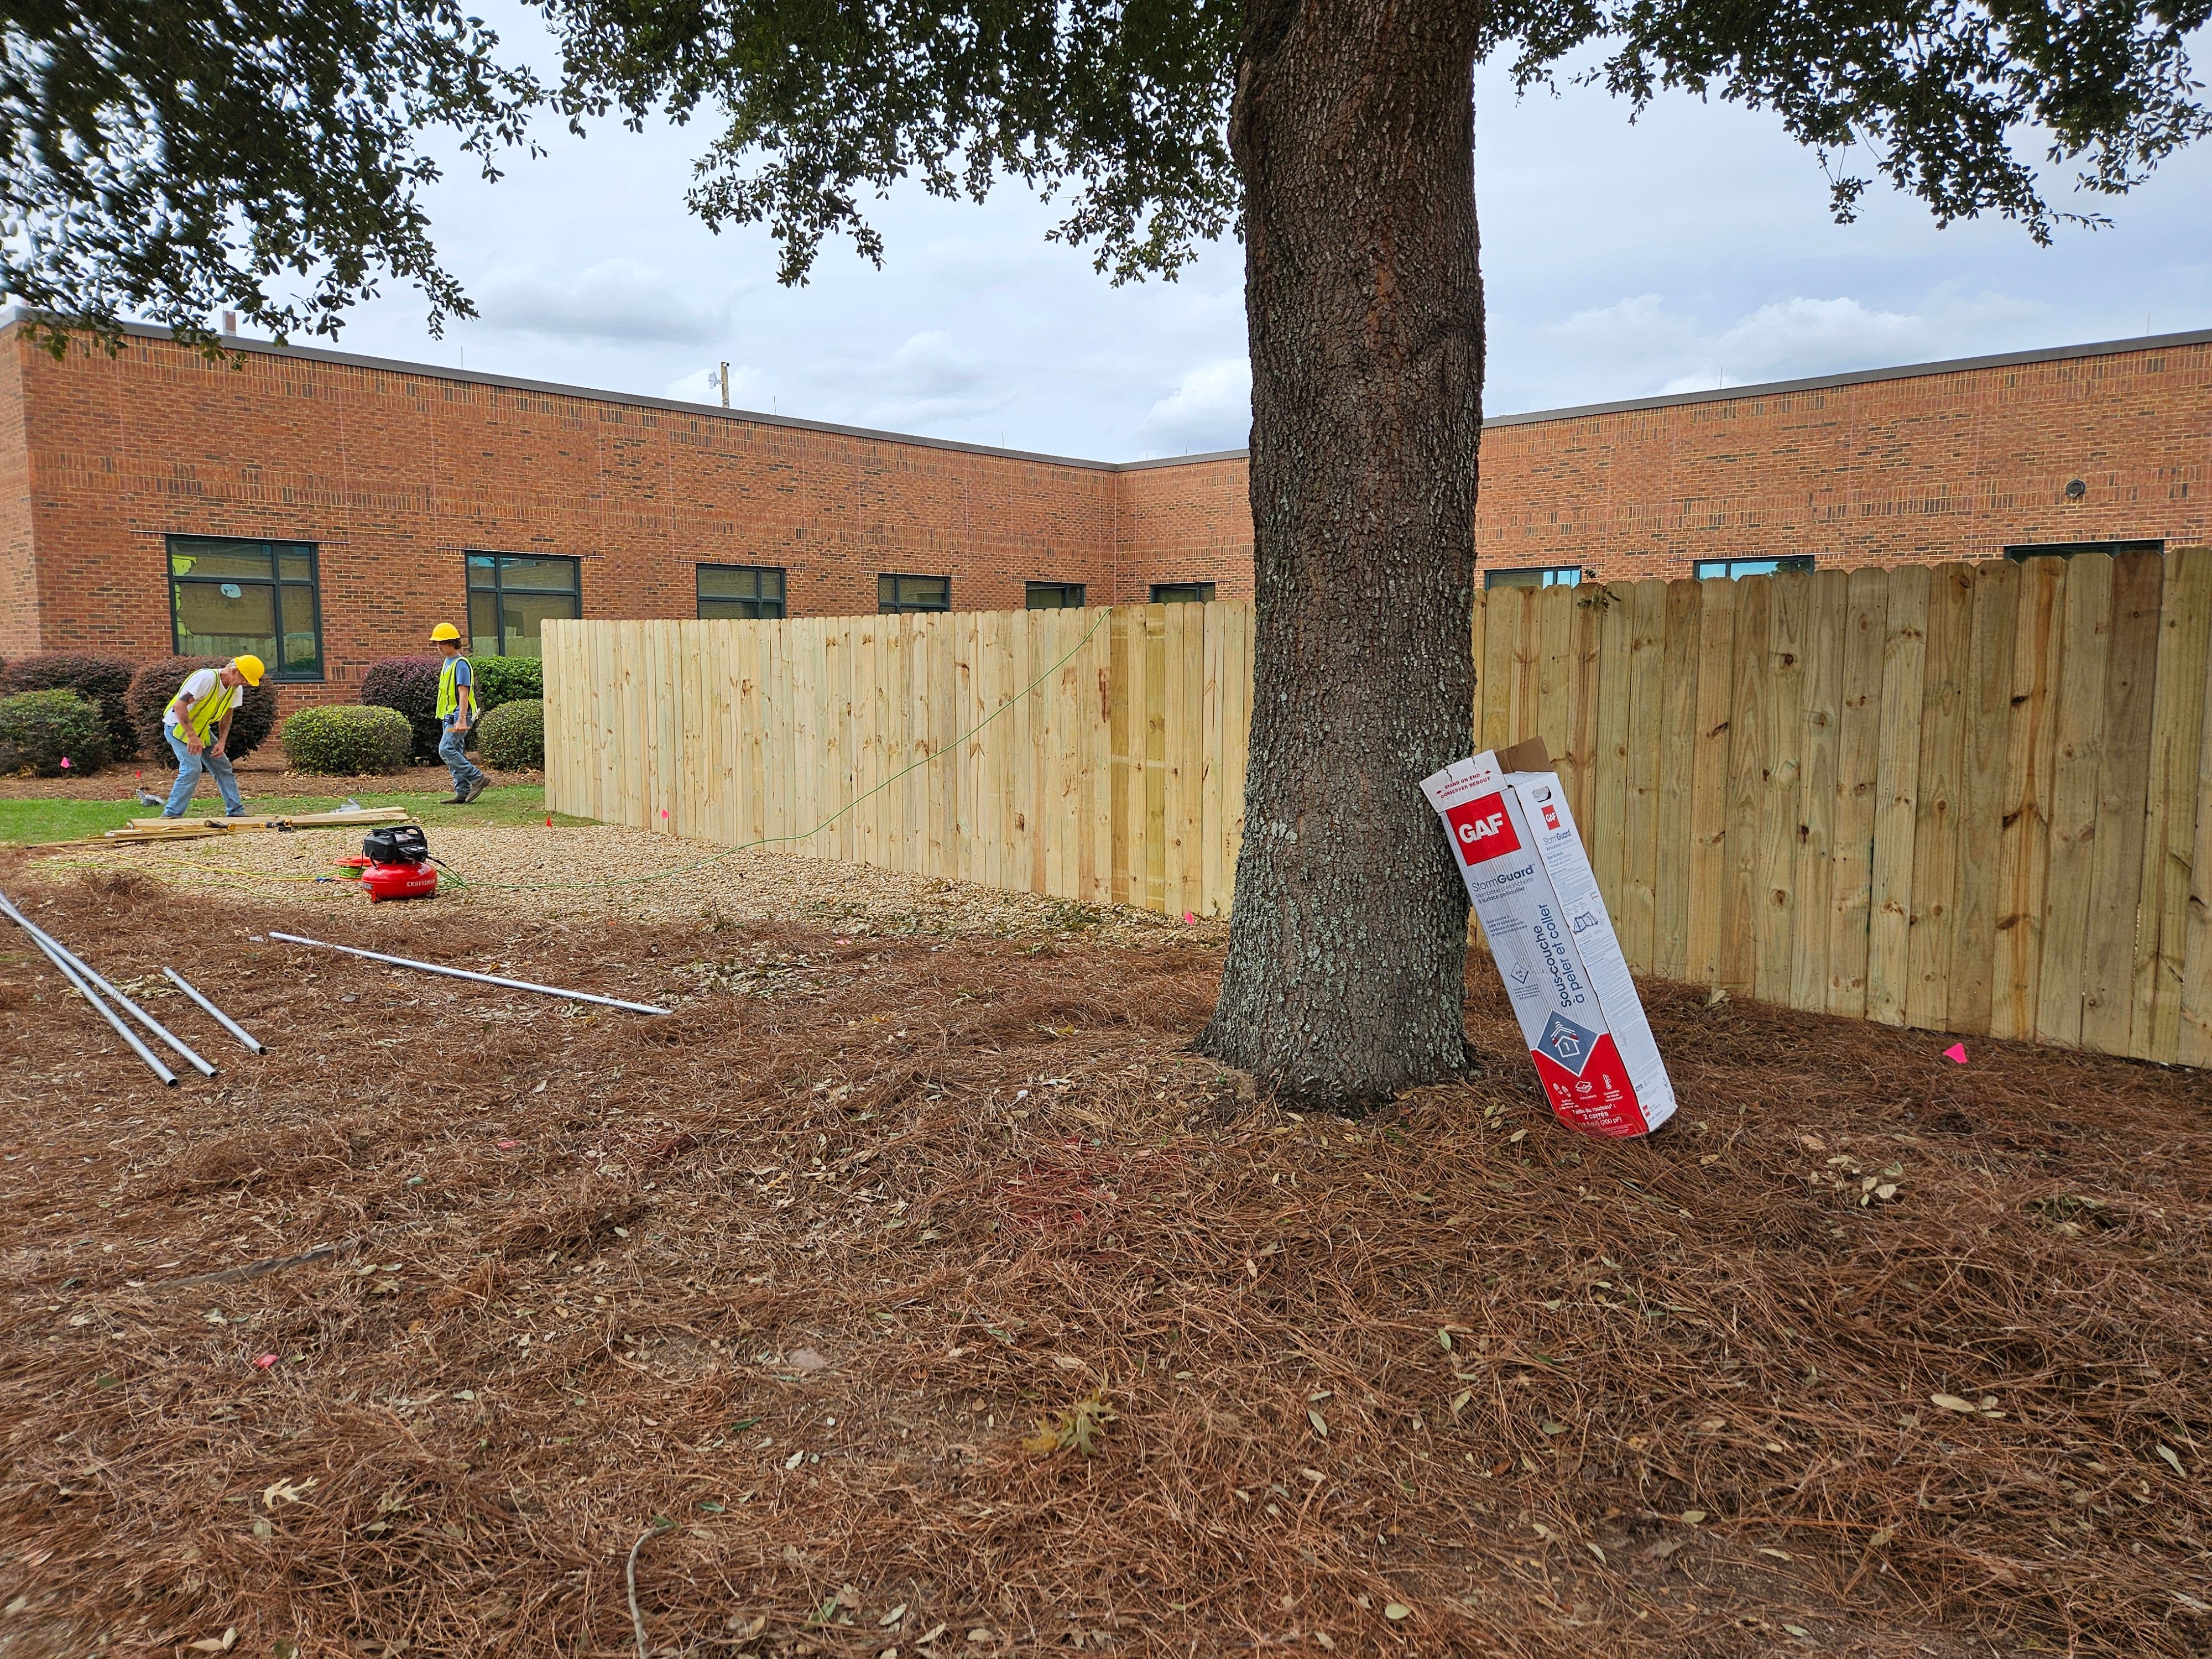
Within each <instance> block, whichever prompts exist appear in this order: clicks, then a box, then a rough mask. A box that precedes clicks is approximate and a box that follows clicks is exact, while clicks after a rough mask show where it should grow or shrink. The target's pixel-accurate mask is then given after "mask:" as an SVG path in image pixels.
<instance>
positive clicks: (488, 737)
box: [477, 697, 545, 772]
mask: <svg viewBox="0 0 2212 1659" xmlns="http://www.w3.org/2000/svg"><path fill="white" fill-rule="evenodd" d="M477 746H478V748H479V749H480V750H481V751H482V755H483V763H484V764H485V765H486V766H489V767H492V768H494V769H496V770H498V771H501V772H536V771H539V770H542V769H544V765H545V705H544V703H543V702H539V701H538V699H537V698H536V697H524V698H521V699H520V700H518V701H516V702H503V703H501V704H500V706H499V707H498V708H495V709H493V710H492V711H491V713H490V714H486V715H485V716H484V717H483V720H481V721H479V722H478V723H477Z"/></svg>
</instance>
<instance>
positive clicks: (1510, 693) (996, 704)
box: [145, 549, 2212, 1066]
mask: <svg viewBox="0 0 2212 1659" xmlns="http://www.w3.org/2000/svg"><path fill="white" fill-rule="evenodd" d="M1472 620H1473V626H1472V630H1471V634H1470V638H1469V646H1470V649H1471V651H1472V653H1474V665H1475V672H1476V680H1475V686H1474V698H1473V707H1472V708H1471V709H1470V711H1469V713H1470V723H1471V727H1472V731H1473V732H1474V734H1475V740H1476V741H1478V742H1480V744H1484V745H1486V746H1490V747H1496V746H1498V745H1499V744H1504V743H1508V742H1512V741H1515V740H1517V739H1519V738H1527V737H1534V736H1541V737H1543V738H1545V739H1546V741H1547V744H1549V745H1550V746H1551V747H1552V748H1553V751H1554V753H1555V754H1556V755H1557V756H1558V757H1559V765H1560V770H1561V774H1562V777H1563V779H1565V780H1567V781H1569V782H1570V787H1571V790H1572V791H1573V793H1572V796H1571V799H1572V802H1573V805H1575V807H1576V810H1577V816H1578V817H1579V819H1580V821H1581V823H1582V825H1583V832H1584V834H1585V836H1587V837H1588V838H1589V850H1590V854H1591V862H1592V866H1593V867H1594V868H1595V870H1596V871H1597V872H1598V874H1599V880H1600V884H1601V887H1602V889H1603V890H1604V892H1605V895H1606V900H1607V906H1608V908H1610V909H1611V911H1612V913H1613V919H1614V923H1615V926H1616V927H1618V929H1619V930H1620V935H1621V941H1622V945H1623V949H1624V950H1625V951H1626V953H1627V955H1628V957H1629V960H1630V962H1631V963H1632V965H1633V966H1634V967H1635V968H1636V969H1637V970H1638V972H1640V973H1654V974H1657V975H1662V976H1666V977H1671V978H1677V979H1687V980H1691V981H1698V982H1701V983H1706V984H1715V985H1725V986H1728V987H1731V988H1735V989H1737V990H1739V991H1740V992H1741V994H1745V995H1749V996H1754V997H1756V998H1759V999H1760V1000H1765V1001H1770V1002H1774V1003H1778V1004H1783V1005H1785V1006H1793V1007H1798V1008H1805V1009H1810V1010H1814V1011H1817V1012H1828V1013H1835V1014H1842V1015H1847V1016H1852V1017H1857V1018H1869V1019H1875V1020H1881V1021H1883V1022H1886V1023H1888V1024H1911V1025H1915V1026H1919V1027H1922V1028H1923V1029H1927V1030H1960V1031H1968V1032H1976V1033H1980V1032H1987V1033H1989V1034H1990V1035H1991V1036H2000V1037H2028V1038H2033V1039H2036V1040H2039V1041H2042V1042H2053V1043H2058V1044H2062V1045H2072V1046H2080V1047H2084V1048H2094V1049H2098V1050H2101V1051H2104V1052H2108V1053H2113V1054H2130V1055H2134V1056H2136V1057H2139V1058H2143V1059H2149V1060H2161V1061H2165V1062H2167V1063H2173V1062H2176V1061H2178V1062H2179V1063H2182V1064H2186V1065H2192V1066H2212V550H2197V549H2178V550H2172V551H2170V552H2169V553H2167V554H2166V555H2165V556H2163V557H2160V556H2157V555H2129V556H2123V557H2121V558H2118V559H2117V560H2116V559H2114V558H2112V557H2110V556H2106V555H2101V554H2085V555H2081V556H2077V557H2074V558H2070V559H2064V560H2061V559H2057V558H2038V559H2033V560H2030V561H2028V562H2025V563H2021V564H1997V563H1994V562H1993V563H1990V564H1986V565H1981V566H1966V565H1954V566H1948V567H1940V566H1939V567H1929V566H1906V567H1901V568H1896V569H1891V570H1881V569H1863V570H1852V571H1839V570H1822V571H1819V572H1816V573H1814V574H1811V575H1809V576H1808V575H1803V574H1779V575H1776V576H1773V577H1771V578H1750V579H1747V580H1744V581H1741V582H1727V581H1710V582H1702V583H1701V582H1696V581H1688V580H1684V581H1675V582H1660V581H1644V582H1635V583H1621V584H1615V585H1613V586H1609V587H1600V586H1596V585H1595V584H1592V585H1589V586H1586V587H1583V588H1581V589H1575V588H1551V589H1532V588H1516V587H1507V588H1496V589H1492V590H1489V591H1487V592H1483V593H1481V594H1480V595H1479V596H1478V602H1477V605H1476V609H1475V611H1474V617H1473V619H1472ZM1254 630H1255V616H1254V612H1253V609H1252V607H1251V606H1250V605H1243V604H1208V605H1135V606H1126V607H1118V608H1115V609H1112V610H1105V611H1036V612H991V613H980V614H979V613H960V614H954V615H950V616H900V617H810V618H803V619H800V620H797V621H793V622H712V623H702V622H635V623H623V622H606V623H596V622H595V623H575V622H556V623H547V624H546V627H545V632H544V652H545V658H544V662H545V687H546V689H545V699H546V772H547V782H546V804H547V806H548V808H549V809H550V810H552V811H560V812H566V813H573V814H575V815H577V816H580V817H596V818H599V819H602V820H605V821H607V822H610V823H627V824H631V825H634V826H635V827H637V828H640V829H653V830H656V831H657V830H660V829H667V830H668V831H669V832H671V833H673V834H678V835H683V836H690V837H694V838H696V839H699V840H702V841H707V842H719V843H722V844H726V845H731V846H747V845H754V844H761V843H766V844H768V845H769V846H772V847H774V848H778V849H779V850H782V851H786V852H791V853H799V854H810V855H812V856H817V857H831V858H846V859H853V860H860V861H863V862H867V863H870V864H874V865H878V866H882V867H884V868H887V869H892V870H900V871H906V872H912V873H914V874H916V875H922V876H951V877H957V878H963V879H966V880H971V881H977V882H981V883H985V884H991V885H996V886H1000V887H1006V888H1012V889H1015V890H1024V891H1034V892H1039V893H1050V894H1054V895H1058V896H1063V897H1066V898H1070V899H1076V900H1080V901H1083V902H1101V901H1104V902H1119V903H1127V904H1135V905H1139V906H1142V907H1146V908H1152V909H1156V910H1164V911H1168V912H1170V913H1171V914H1174V915H1181V914H1182V913H1183V912H1184V911H1186V910H1188V911H1190V912H1193V913H1194V914H1197V915H1226V914H1227V913H1228V910H1229V907H1230V904H1231V899H1232V898H1233V896H1234V890H1235V884H1236V867H1237V854H1238V851H1239V849H1240V848H1241V846H1242V844H1243V828H1244V824H1243V814H1244V788H1245V783H1246V780H1247V776H1248V773H1249V767H1248V757H1247V743H1246V739H1247V734H1248V733H1249V730H1250V724H1251V718H1252V684H1253V679H1252V675H1253V658H1254V650H1255V631H1254ZM663 811H666V813H667V814H668V816H667V817H666V818H665V819H663V818H662V817H660V814H661V813H662V812H663ZM145 833H148V834H149V835H157V834H158V833H159V832H158V830H156V831H151V832H145Z"/></svg>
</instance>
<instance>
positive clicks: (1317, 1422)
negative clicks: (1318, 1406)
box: [1306, 1406, 1328, 1440]
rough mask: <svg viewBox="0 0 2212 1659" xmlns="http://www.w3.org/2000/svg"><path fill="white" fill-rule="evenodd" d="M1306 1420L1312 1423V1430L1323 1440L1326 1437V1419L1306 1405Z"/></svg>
mask: <svg viewBox="0 0 2212 1659" xmlns="http://www.w3.org/2000/svg"><path fill="white" fill-rule="evenodd" d="M1306 1421H1307V1422H1309V1423H1310V1424H1312V1425H1313V1431H1314V1432H1315V1433H1316V1434H1317V1435H1319V1436H1320V1437H1322V1439H1324V1440H1326V1439H1328V1419H1327V1418H1325V1417H1323V1416H1322V1414H1321V1413H1319V1412H1317V1411H1316V1410H1315V1409H1314V1408H1313V1407H1311V1406H1309V1407H1306Z"/></svg>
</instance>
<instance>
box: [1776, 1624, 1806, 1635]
mask: <svg viewBox="0 0 2212 1659" xmlns="http://www.w3.org/2000/svg"><path fill="white" fill-rule="evenodd" d="M1782 1628H1783V1629H1784V1630H1786V1631H1788V1632H1790V1634H1791V1635H1792V1636H1810V1635H1811V1634H1812V1633H1813V1632H1811V1631H1809V1630H1807V1629H1806V1628H1805V1627H1804V1626H1802V1625H1784V1626H1783V1627H1782Z"/></svg>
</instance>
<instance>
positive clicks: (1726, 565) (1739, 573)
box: [1696, 553, 1813, 582]
mask: <svg viewBox="0 0 2212 1659" xmlns="http://www.w3.org/2000/svg"><path fill="white" fill-rule="evenodd" d="M1811 568H1813V556H1812V555H1811V554H1810V553H1790V554H1785V555H1784V556H1782V557H1780V558H1774V559H1699V561H1698V562H1697V567H1696V569H1697V577H1698V580H1699V581H1701V582H1702V581H1723V580H1725V581H1735V580H1739V579H1740V578H1741V577H1745V576H1771V575H1773V574H1775V573H1776V572H1777V571H1778V570H1810V569H1811Z"/></svg>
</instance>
